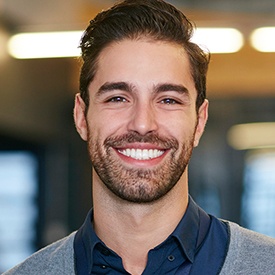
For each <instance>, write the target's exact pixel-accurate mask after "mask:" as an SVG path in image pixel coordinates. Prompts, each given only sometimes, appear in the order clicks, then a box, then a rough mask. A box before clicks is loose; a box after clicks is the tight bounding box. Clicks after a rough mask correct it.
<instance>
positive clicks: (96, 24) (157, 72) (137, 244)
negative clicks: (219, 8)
mask: <svg viewBox="0 0 275 275" xmlns="http://www.w3.org/2000/svg"><path fill="white" fill-rule="evenodd" d="M192 31H193V28H192V25H191V23H190V22H189V21H188V20H187V19H186V18H185V16H184V15H183V14H182V13H181V12H180V11H178V10H177V9H175V8H174V7H173V6H171V5H170V4H168V3H165V2H163V1H161V0H126V1H124V2H122V3H119V4H117V5H115V6H114V7H112V8H111V9H109V10H107V11H104V12H101V13H100V14H98V15H97V16H96V18H95V19H94V20H92V21H91V22H90V25H89V27H88V28H87V30H86V31H85V33H84V36H83V38H82V41H81V49H82V57H83V61H84V63H83V67H82V71H81V76H80V94H77V95H76V99H75V109H74V118H75V124H76V128H77V131H78V132H79V134H80V136H81V137H82V139H84V140H85V141H87V144H88V150H89V154H90V158H91V162H92V165H93V209H92V210H91V212H90V213H89V215H88V216H87V219H86V221H85V223H84V225H83V226H82V227H81V228H80V229H79V230H78V231H77V232H76V233H75V232H74V233H72V234H71V235H70V236H68V237H66V238H65V239H62V240H60V241H58V242H57V243H54V244H52V245H50V246H48V247H46V248H44V249H43V250H41V251H39V252H37V253H36V254H34V255H33V256H31V257H30V258H29V259H27V260H26V261H25V262H23V263H22V264H20V265H18V266H17V267H15V268H14V269H13V270H11V271H9V272H7V273H6V274H81V275H82V274H274V272H275V263H274V262H275V261H274V253H275V240H273V239H271V238H268V237H265V236H262V235H260V234H257V233H253V232H251V231H248V230H246V229H243V228H241V227H239V226H238V225H236V224H234V223H231V222H227V221H221V220H218V219H217V218H215V217H213V216H209V215H207V214H206V213H205V212H204V211H203V210H202V209H200V208H199V207H198V206H197V205H196V204H195V202H194V201H193V200H192V199H191V198H190V197H189V195H188V175H187V173H188V172H187V166H188V163H189V160H190V157H191V154H192V150H193V148H194V147H196V146H197V145H198V143H199V140H200V138H201V135H202V133H203V131H204V127H205V124H206V121H207V113H208V101H207V100H206V99H205V91H206V88H205V83H206V81H205V80H206V72H207V67H208V63H209V58H208V55H207V54H205V53H204V52H203V51H202V50H201V49H200V48H199V47H198V46H197V45H195V44H193V43H191V42H190V37H191V35H192Z"/></svg>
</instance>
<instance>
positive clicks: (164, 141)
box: [104, 132, 179, 149]
mask: <svg viewBox="0 0 275 275" xmlns="http://www.w3.org/2000/svg"><path fill="white" fill-rule="evenodd" d="M129 143H150V144H154V145H157V146H160V147H162V148H164V149H168V148H175V149H177V148H178V147H179V143H178V141H177V140H176V139H175V138H172V137H171V138H165V137H162V136H160V135H159V134H157V133H148V134H146V135H141V134H139V133H138V132H129V133H126V134H124V135H120V136H113V137H108V138H106V140H105V141H104V145H105V146H106V147H123V146H125V145H127V144H129Z"/></svg>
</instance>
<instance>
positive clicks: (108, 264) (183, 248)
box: [74, 197, 227, 275]
mask: <svg viewBox="0 0 275 275" xmlns="http://www.w3.org/2000/svg"><path fill="white" fill-rule="evenodd" d="M212 220H213V219H212V218H211V217H210V216H209V215H207V214H206V213H205V212H204V211H203V210H201V209H200V208H199V207H198V206H197V205H196V204H195V202H194V201H193V200H192V199H191V197H190V198H189V203H188V207H187V210H186V212H185V214H184V216H183V218H182V219H181V221H180V222H179V224H178V226H177V227H176V229H175V230H174V232H173V233H172V234H171V235H170V236H169V237H168V238H167V239H166V240H165V241H164V242H163V243H161V244H159V245H158V246H157V247H155V248H154V249H152V250H150V251H149V253H148V261H147V265H146V268H145V270H144V272H143V273H142V274H143V275H149V274H189V273H190V271H191V269H192V265H193V263H194V260H195V257H196V254H197V252H198V251H199V250H200V248H201V247H202V246H203V243H204V239H205V237H206V236H207V235H208V233H209V230H211V231H213V232H212V235H217V233H214V230H215V228H216V229H217V226H215V227H214V228H212V227H213V226H211V224H212V222H211V221H212ZM92 222H93V212H92V210H91V211H90V212H89V214H88V216H87V218H86V220H85V222H84V224H83V226H82V227H81V228H80V229H79V231H78V232H77V237H76V239H75V243H74V249H75V257H76V259H75V260H76V273H77V274H78V275H88V274H97V275H99V274H114V275H115V274H129V273H127V272H126V271H125V269H124V268H123V264H122V259H121V258H120V257H119V256H118V255H117V254H116V253H115V252H114V251H112V250H111V249H109V248H108V247H107V246H106V245H105V244H104V243H103V242H102V241H101V240H100V239H99V238H98V237H97V235H96V233H95V231H94V229H93V225H92ZM216 222H217V221H216ZM220 223H221V222H219V225H220ZM222 227H223V229H222V233H223V235H222V236H225V235H226V238H223V239H224V241H223V242H220V241H219V242H218V245H219V246H220V245H222V248H221V251H223V250H226V244H227V231H226V228H225V225H224V226H222ZM209 228H210V229H209ZM211 228H212V229H211ZM201 254H202V253H201ZM219 254H220V253H219ZM223 258H224V256H223V257H222V258H221V260H222V261H223ZM201 262H203V261H201ZM205 274H206V273H205Z"/></svg>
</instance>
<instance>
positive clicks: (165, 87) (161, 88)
mask: <svg viewBox="0 0 275 275" xmlns="http://www.w3.org/2000/svg"><path fill="white" fill-rule="evenodd" d="M154 90H155V92H156V93H159V92H168V91H174V92H178V93H180V94H189V91H188V89H187V88H186V87H185V86H183V85H178V84H171V83H163V84H159V85H157V86H155V88H154Z"/></svg>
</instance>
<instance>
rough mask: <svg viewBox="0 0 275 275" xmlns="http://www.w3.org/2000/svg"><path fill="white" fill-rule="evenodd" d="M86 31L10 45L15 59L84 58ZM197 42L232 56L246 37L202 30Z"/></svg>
mask: <svg viewBox="0 0 275 275" xmlns="http://www.w3.org/2000/svg"><path fill="white" fill-rule="evenodd" d="M82 33H83V31H71V32H69V31H67V32H44V33H42V32H41V33H38V32H37V33H20V34H16V35H14V36H12V37H11V38H10V40H9V43H8V51H9V54H10V55H11V56H13V57H14V58H18V59H30V58H56V57H74V56H79V55H80V49H79V48H78V46H79V41H80V39H81V36H82ZM192 41H193V42H194V43H197V44H199V45H200V46H201V47H202V48H203V49H206V50H207V51H208V50H209V51H210V52H211V53H232V52H236V51H238V50H240V49H241V47H242V46H243V36H242V34H241V33H240V32H239V31H238V30H236V29H232V28H198V29H197V30H196V31H195V33H194V36H193V38H192Z"/></svg>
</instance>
